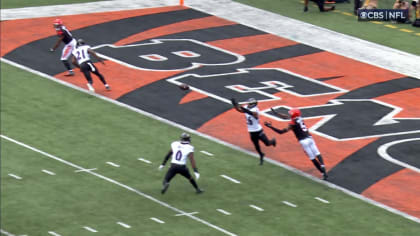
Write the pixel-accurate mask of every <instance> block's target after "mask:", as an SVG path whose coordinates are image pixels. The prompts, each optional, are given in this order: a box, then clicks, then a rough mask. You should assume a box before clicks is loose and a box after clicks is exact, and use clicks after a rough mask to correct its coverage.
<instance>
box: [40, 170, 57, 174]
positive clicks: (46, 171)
mask: <svg viewBox="0 0 420 236" xmlns="http://www.w3.org/2000/svg"><path fill="white" fill-rule="evenodd" d="M42 172H44V173H45V174H49V175H55V173H54V172H52V171H49V170H42Z"/></svg>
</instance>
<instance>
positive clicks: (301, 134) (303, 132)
mask: <svg viewBox="0 0 420 236" xmlns="http://www.w3.org/2000/svg"><path fill="white" fill-rule="evenodd" d="M289 125H290V126H291V127H292V130H293V133H295V136H296V138H297V139H298V140H299V141H300V140H303V139H305V138H308V137H311V135H310V134H309V130H308V128H307V127H306V125H305V123H304V122H303V119H302V117H296V118H295V119H293V120H292V121H291V122H290V123H289Z"/></svg>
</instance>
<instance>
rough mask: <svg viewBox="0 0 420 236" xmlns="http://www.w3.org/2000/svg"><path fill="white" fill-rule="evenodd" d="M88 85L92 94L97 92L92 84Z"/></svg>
mask: <svg viewBox="0 0 420 236" xmlns="http://www.w3.org/2000/svg"><path fill="white" fill-rule="evenodd" d="M86 85H87V87H88V89H89V90H90V91H91V92H95V89H94V88H93V87H92V85H91V84H89V83H87V84H86Z"/></svg>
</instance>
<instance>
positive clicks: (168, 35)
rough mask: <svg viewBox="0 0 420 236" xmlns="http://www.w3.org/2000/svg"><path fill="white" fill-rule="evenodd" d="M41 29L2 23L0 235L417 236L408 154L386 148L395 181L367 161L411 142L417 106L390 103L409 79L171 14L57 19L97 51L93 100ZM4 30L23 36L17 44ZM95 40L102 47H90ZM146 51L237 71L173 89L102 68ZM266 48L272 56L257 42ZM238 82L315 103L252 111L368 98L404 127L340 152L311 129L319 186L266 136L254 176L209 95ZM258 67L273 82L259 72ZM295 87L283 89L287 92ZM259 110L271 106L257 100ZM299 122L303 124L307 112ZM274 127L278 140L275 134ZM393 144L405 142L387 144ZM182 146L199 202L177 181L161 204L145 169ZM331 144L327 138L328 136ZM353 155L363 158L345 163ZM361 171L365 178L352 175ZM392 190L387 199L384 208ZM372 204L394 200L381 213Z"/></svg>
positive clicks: (184, 77) (293, 149) (128, 71)
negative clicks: (187, 51)
mask: <svg viewBox="0 0 420 236" xmlns="http://www.w3.org/2000/svg"><path fill="white" fill-rule="evenodd" d="M42 4H44V3H42ZM52 18H53V17H50V18H34V19H25V20H18V21H3V22H2V26H3V27H4V28H3V29H6V32H13V33H12V34H10V35H8V34H4V33H2V42H4V43H3V45H2V54H1V55H2V62H1V86H0V87H1V139H0V141H1V143H0V144H1V146H0V147H1V172H0V174H1V176H0V177H1V189H0V190H1V225H0V234H3V235H8V236H10V235H16V236H17V235H20V236H23V235H27V236H32V235H53V236H66V235H92V234H94V235H95V234H96V235H113V236H114V235H122V236H125V235H191V236H192V235H211V236H213V235H255V236H259V235H293V236H295V235H331V236H332V235H349V236H350V235H369V236H370V235H378V236H379V235H380V236H382V235H409V236H411V235H413V236H414V235H419V234H420V224H419V222H420V221H419V219H418V218H416V216H417V215H418V214H419V213H418V212H417V209H418V206H417V205H416V203H417V202H418V200H419V199H418V196H415V194H416V193H417V192H418V191H419V190H418V189H417V187H418V184H417V183H416V180H417V179H418V177H419V176H418V173H416V171H415V169H416V167H415V166H416V165H417V164H418V160H417V159H416V158H415V155H411V154H412V153H415V152H416V151H417V150H418V148H417V147H414V146H415V145H411V146H410V145H407V146H403V145H402V147H401V146H397V148H395V149H394V148H391V146H388V147H389V153H390V155H393V156H401V153H403V154H407V153H408V154H410V157H409V158H407V159H399V160H401V161H406V162H407V163H409V164H407V165H406V166H409V167H408V168H402V167H401V166H397V165H393V164H389V163H388V162H386V161H384V160H383V158H381V157H378V158H377V157H376V156H375V155H377V154H376V149H375V148H377V147H382V148H384V147H386V146H385V145H386V144H389V143H396V142H397V143H398V142H399V141H398V140H400V139H401V140H408V141H406V143H409V144H416V143H417V142H418V140H419V138H418V131H416V129H417V128H418V125H417V123H415V122H417V120H418V118H415V117H418V113H417V112H416V111H417V110H416V108H417V106H418V105H417V104H416V103H415V102H414V103H413V102H412V101H413V100H411V99H406V98H416V96H417V95H418V91H419V87H420V85H419V84H418V82H417V81H418V79H416V78H412V77H409V76H405V75H402V74H399V73H396V72H392V71H387V70H383V69H382V68H377V67H375V66H372V65H367V64H363V63H361V62H358V61H355V60H351V59H349V58H344V57H340V56H339V55H335V54H333V53H330V52H327V51H323V50H321V49H318V48H314V47H311V46H308V45H305V44H301V43H297V42H293V41H291V40H288V39H284V38H281V37H277V36H273V35H270V34H268V33H266V32H263V31H261V30H258V29H255V28H252V27H248V26H244V25H241V24H238V23H235V22H231V21H228V20H226V19H221V18H218V17H217V16H213V15H208V14H207V13H205V12H202V11H200V10H197V9H193V8H188V7H179V6H174V7H160V8H145V9H134V10H128V11H122V12H117V11H115V12H112V13H111V12H110V13H95V14H85V15H79V16H78V18H77V19H78V20H76V21H71V20H70V19H73V18H74V17H73V16H62V18H63V19H64V20H65V22H66V23H67V22H71V23H69V24H70V27H71V29H74V31H73V32H74V33H75V35H77V37H83V38H84V39H85V40H86V39H87V41H89V42H92V44H93V45H95V46H96V45H99V46H97V51H99V52H100V53H101V55H102V56H103V55H108V56H109V55H112V56H109V57H107V59H108V60H107V61H106V65H105V66H102V65H101V66H99V65H97V66H98V68H100V70H101V71H102V72H103V74H104V75H105V76H106V77H107V79H109V80H108V81H110V84H111V87H112V90H111V91H110V92H108V91H105V90H104V89H103V88H101V87H100V86H101V84H100V83H99V81H98V80H96V78H94V81H95V84H94V85H95V86H96V89H97V93H96V94H92V93H89V92H88V91H87V90H86V88H85V83H86V82H85V80H84V78H83V77H82V75H81V73H80V72H79V70H76V76H74V77H65V76H64V75H63V74H64V73H63V71H64V69H63V68H62V67H63V66H62V65H61V64H60V62H59V61H58V59H57V57H58V53H57V54H51V53H50V52H48V50H47V49H48V45H50V44H51V42H53V41H52V39H53V38H55V36H54V35H53V33H54V32H51V31H52V28H51V27H50V25H49V23H46V22H51V19H52ZM156 19H159V20H156ZM16 22H17V23H16ZM138 22H141V24H139V23H138ZM44 25H46V26H45V27H44ZM122 25H124V27H121V26H122ZM140 26H141V27H143V28H140ZM20 27H24V28H25V29H27V30H25V31H21V30H20ZM110 29H112V31H110ZM126 31H127V32H129V33H127V32H126ZM104 32H105V33H106V34H105V35H106V36H107V37H102V36H103V33H104ZM119 34H122V35H123V36H121V35H119ZM28 35H31V37H27V36H28ZM18 36H21V37H18ZM32 36H33V38H32ZM155 38H163V39H164V40H162V41H161V42H178V41H181V42H183V43H185V42H187V43H188V45H190V46H192V47H193V48H194V49H200V50H201V49H202V48H201V46H203V45H204V46H203V48H204V49H203V50H202V51H200V52H203V53H205V52H208V51H211V52H212V53H215V52H216V53H220V52H221V53H220V54H217V55H218V56H219V57H216V59H217V60H221V61H228V60H227V59H229V60H232V59H231V58H239V59H238V60H237V61H236V62H235V63H241V64H239V65H238V66H237V67H234V66H236V65H234V64H235V63H230V64H229V63H227V62H226V63H225V64H222V63H220V64H218V66H213V67H212V65H210V66H209V69H208V68H206V67H205V66H203V68H199V67H198V68H192V69H190V70H191V71H193V72H194V73H197V74H193V73H192V72H191V74H193V76H191V74H188V73H187V72H188V70H185V71H183V72H186V73H184V74H182V73H178V71H176V70H172V71H171V70H169V69H167V68H165V69H167V70H161V68H155V70H152V69H148V68H147V66H146V67H145V68H142V69H140V70H139V69H138V68H135V66H132V65H128V66H127V63H126V64H124V63H120V62H119V61H118V60H116V59H115V58H117V56H119V54H118V53H119V52H118V53H116V52H115V51H113V49H112V47H108V48H107V46H106V44H107V43H110V44H112V43H113V44H114V45H119V46H122V45H130V44H134V43H136V45H140V46H142V45H152V46H153V43H148V42H149V41H148V40H152V39H155ZM165 39H166V40H167V41H165ZM168 39H169V40H168ZM171 40H172V41H171ZM177 40H178V41H177ZM268 40H272V41H270V43H265V42H268ZM154 42H156V41H154ZM197 45H198V46H197ZM256 45H258V46H256ZM181 46H182V45H181ZM121 48H123V47H121ZM162 48H163V47H162ZM135 50H137V49H134V50H131V51H135ZM212 50H213V51H212ZM181 52H182V51H181ZM126 53H130V50H128V51H127V52H126ZM223 53H225V54H223ZM209 55H213V54H209ZM113 56H115V58H114V57H113ZM226 58H227V59H226ZM241 60H242V61H241ZM324 60H325V62H324ZM242 62H243V63H242ZM311 63H313V64H311ZM353 63H354V64H353ZM96 64H98V63H96ZM231 64H233V66H231ZM148 65H149V64H148ZM354 65H357V67H356V66H354ZM150 66H152V63H151V64H150ZM223 66H225V67H223ZM248 67H249V68H253V67H254V68H253V69H248V71H249V73H255V75H260V74H258V73H260V72H264V73H265V72H266V71H267V73H266V74H262V75H267V76H268V78H270V79H273V81H274V78H275V79H276V80H277V79H278V80H279V81H280V80H281V79H282V78H277V77H276V76H277V75H278V74H275V76H273V77H270V76H272V74H270V73H271V72H273V71H274V72H278V71H281V72H282V73H284V74H287V73H289V74H293V75H297V74H302V75H303V76H301V75H299V76H296V77H293V79H294V80H297V81H301V78H304V82H308V81H314V82H313V83H307V84H304V85H305V86H308V87H310V88H313V87H314V88H316V89H319V90H320V91H324V90H326V91H327V92H325V94H323V93H321V92H320V93H319V94H317V95H315V96H312V95H311V97H309V96H308V97H309V98H306V97H305V96H297V98H296V94H299V92H300V91H298V92H296V93H294V92H290V91H287V88H286V89H284V90H282V89H279V90H276V89H278V88H275V89H273V87H269V88H268V89H267V88H263V89H266V90H261V91H258V90H251V91H248V92H250V93H251V94H252V95H254V96H257V98H258V99H259V100H260V101H262V102H260V105H261V106H262V107H263V108H262V110H269V107H271V106H275V105H283V104H286V105H289V106H291V105H293V106H302V107H305V105H306V106H308V105H309V104H312V105H315V104H319V105H320V107H321V108H322V105H324V103H325V104H326V103H328V102H329V100H330V99H331V100H333V99H334V98H340V97H339V96H342V97H343V99H344V100H345V99H348V100H351V99H354V100H356V101H357V102H359V101H361V100H363V101H362V102H366V101H365V100H369V99H367V98H366V99H360V98H359V97H357V96H360V95H362V96H370V97H369V98H371V99H372V100H373V98H375V96H373V95H371V92H373V93H374V94H375V95H376V96H377V97H380V95H383V97H381V98H380V99H379V100H380V101H379V102H378V101H376V100H375V101H374V102H372V100H369V101H367V102H366V103H368V104H374V105H378V104H379V105H383V104H385V107H388V104H387V102H389V103H392V102H393V101H395V102H396V103H397V104H393V105H398V106H400V107H403V108H411V111H409V112H406V110H404V112H405V113H403V115H404V116H403V117H411V118H412V119H406V118H402V119H398V118H396V120H398V121H399V122H400V123H401V124H404V125H405V126H401V127H399V126H398V127H397V128H395V127H396V125H394V126H392V125H390V126H391V128H393V129H391V131H390V134H389V133H385V134H382V133H380V132H381V131H378V132H379V133H374V135H372V136H368V137H367V138H364V137H362V138H360V137H356V138H354V137H350V138H349V137H347V136H346V137H344V138H343V139H344V141H341V140H337V139H329V138H326V136H327V135H324V134H323V133H322V132H321V131H320V132H315V131H316V130H311V131H314V133H315V139H316V140H317V142H318V143H319V144H320V147H321V152H323V153H326V158H327V159H326V160H327V167H328V170H329V171H330V180H329V181H322V180H320V179H319V173H317V172H316V170H315V169H314V167H313V166H312V164H311V163H310V161H309V160H308V159H307V158H306V156H305V154H304V153H303V152H302V150H301V149H300V147H299V146H298V145H299V144H298V143H297V142H296V140H295V139H294V137H292V136H291V135H290V136H286V138H284V136H281V137H279V136H276V138H277V139H278V145H277V147H276V148H275V149H274V148H271V147H263V150H264V151H265V152H266V154H267V157H269V158H271V159H272V160H267V161H266V162H265V164H264V165H263V166H259V165H258V159H257V158H256V157H257V155H256V154H255V152H254V149H253V147H252V146H251V143H250V141H249V137H248V133H247V132H246V128H245V126H244V120H243V117H242V116H243V115H242V114H239V113H236V112H232V110H233V109H232V107H231V105H230V104H227V103H226V102H225V101H224V100H226V99H228V98H230V96H231V95H232V94H234V96H242V97H241V98H242V100H243V99H244V98H245V97H247V96H249V95H248V94H245V95H244V94H242V95H238V94H236V93H235V92H232V91H230V90H229V91H228V92H226V90H224V89H226V88H227V87H229V85H230V84H229V83H233V82H230V81H229V83H226V78H222V77H223V76H225V75H236V74H238V75H239V76H236V77H235V76H232V77H229V78H228V79H230V80H234V79H236V78H238V77H245V78H248V79H249V78H250V77H247V75H246V74H241V73H243V71H244V70H242V71H241V73H236V72H235V73H236V74H235V73H227V72H231V70H235V69H237V68H241V69H242V68H245V69H247V68H248ZM264 67H267V68H272V67H275V68H277V67H278V68H280V69H279V70H273V71H270V70H268V69H267V70H264ZM255 68H257V69H255ZM319 68H323V71H322V70H320V69H319ZM354 68H358V69H360V71H358V70H356V69H354ZM207 69H208V70H207ZM174 71H175V72H174ZM291 71H292V72H291ZM209 72H213V73H215V72H217V73H219V74H216V75H219V76H220V75H221V76H220V77H221V79H220V80H215V79H214V80H211V81H210V82H209V81H206V80H205V79H206V78H213V77H214V78H217V76H214V75H210V76H206V75H207V74H206V73H209ZM274 72H273V73H274ZM324 72H325V73H324ZM177 73H178V74H177ZM284 74H283V75H284ZM252 75H254V74H252ZM255 75H254V76H255ZM255 77H259V76H255ZM197 78H199V79H200V81H198V80H197ZM264 79H265V78H264ZM179 81H187V82H188V84H190V86H191V88H192V89H191V90H189V91H182V90H180V89H179V88H177V87H176V86H174V84H173V83H175V84H176V83H178V82H179ZM238 81H239V82H243V83H244V84H246V83H247V82H249V80H248V81H245V80H243V81H242V80H239V79H238ZM258 81H259V80H258ZM292 81H293V80H292ZM260 82H261V81H260ZM262 82H263V83H265V82H266V81H262ZM282 82H283V81H282ZM255 83H257V82H255ZM279 83H280V82H279ZM394 83H395V84H394ZM251 85H255V84H251ZM295 85H296V87H299V86H298V85H299V83H296V84H295ZM311 86H313V87H311ZM317 86H318V87H317ZM392 86H394V87H398V89H394V88H392ZM302 88H303V87H302ZM389 88H392V89H389ZM303 90H304V89H303ZM303 90H302V91H303ZM331 91H333V92H331ZM384 91H385V92H384ZM311 92H313V91H311ZM270 93H271V94H270ZM267 94H268V95H267ZM416 94H417V95H416ZM385 95H387V96H388V97H387V96H385ZM265 96H271V98H272V97H275V98H276V99H277V97H278V99H277V100H276V99H273V100H267V99H266V97H265ZM346 96H347V97H346ZM352 96H354V97H352ZM403 98H404V99H403ZM397 101H398V102H397ZM369 102H370V103H369ZM346 108H347V109H355V108H354V107H350V108H349V107H346ZM356 108H357V107H356ZM379 108H380V109H382V107H379ZM379 108H378V110H380V109H379ZM407 110H408V109H407ZM352 111H354V110H352ZM360 111H361V113H363V110H360ZM304 112H305V110H304ZM306 112H309V113H307V114H311V113H310V112H311V110H307V111H306ZM315 112H317V111H315ZM326 114H327V113H326ZM328 114H329V113H328ZM371 114H374V112H371ZM392 114H393V115H395V112H392ZM263 116H264V118H263V120H264V119H265V120H267V119H271V118H270V116H269V115H267V113H264V114H263ZM413 117H414V118H413ZM375 118H377V117H375ZM391 118H393V117H391ZM239 119H240V120H239ZM308 120H309V119H308ZM317 121H320V119H318V120H316V119H315V120H309V121H308V124H309V125H310V126H312V125H313V126H314V127H315V126H316V125H315V124H316V122H317ZM274 122H278V124H282V125H283V123H282V121H278V120H274ZM408 122H412V123H408ZM395 123H398V122H395ZM392 124H394V123H392ZM406 124H414V127H413V126H409V125H406ZM354 125H357V124H354ZM416 125H417V126H416ZM354 127H356V126H354ZM354 127H353V129H354ZM366 127H367V128H365V130H369V127H368V126H366ZM407 127H408V128H407ZM333 128H334V129H333V130H338V129H336V128H335V127H333ZM350 130H351V129H350ZM401 130H403V131H404V132H406V133H403V132H401V133H397V131H398V132H399V131H401ZM184 131H186V132H189V133H191V135H192V145H193V146H194V147H195V160H196V163H197V166H198V169H199V171H200V174H201V177H200V179H199V180H198V181H197V183H198V185H199V187H200V188H202V189H203V190H204V191H205V192H204V193H203V194H199V195H197V194H196V193H195V190H194V188H193V187H192V186H191V184H190V183H189V182H188V181H187V180H186V179H184V178H183V177H182V176H177V177H175V178H174V179H173V180H172V182H171V185H170V188H169V189H168V191H167V192H166V193H165V194H164V195H162V194H161V192H160V190H161V187H162V180H163V177H164V175H165V173H166V171H167V170H168V164H167V165H166V167H165V168H164V169H163V170H161V171H159V169H158V167H159V165H160V164H161V163H162V161H163V159H164V157H165V155H166V154H167V152H168V151H169V148H170V144H171V142H173V141H176V140H179V137H180V134H181V133H182V132H184ZM341 131H342V130H339V132H337V133H338V134H339V135H340V132H341ZM369 131H370V130H369ZM374 131H375V132H376V130H374ZM392 132H394V133H397V135H393V133H392ZM343 133H345V132H342V133H341V134H343ZM356 133H357V132H356ZM345 134H346V135H347V134H348V133H345ZM268 135H269V136H270V137H271V136H273V135H274V134H273V133H270V132H269V133H268ZM359 138H360V140H359ZM398 138H400V139H398ZM403 138H405V139H403ZM338 139H340V138H338ZM410 142H411V143H410ZM402 143H404V142H402ZM404 145H405V143H404ZM372 150H373V151H372ZM372 153H373V154H372ZM385 153H387V152H386V151H385ZM394 154H396V155H394ZM378 155H379V154H378ZM360 156H362V157H364V156H366V157H369V158H361V159H358V158H359V157H360ZM350 157H351V158H350ZM346 158H347V159H346ZM375 158H377V159H375ZM410 158H411V159H410ZM369 161H370V162H369ZM378 163H379V164H378ZM359 164H360V165H359ZM362 164H363V165H365V164H366V166H362ZM374 164H375V165H374ZM361 166H362V167H365V170H363V171H358V169H357V168H359V167H361ZM353 167H354V168H353ZM366 167H367V168H366ZM369 168H370V171H369V173H366V169H369ZM410 168H413V169H414V171H413V170H412V169H410ZM362 169H363V168H362ZM190 170H191V168H190ZM381 171H382V172H381ZM378 172H379V174H377V173H378ZM353 174H354V176H352V175H353ZM353 177H354V178H353ZM401 181H402V182H404V181H405V182H404V183H405V184H406V186H405V188H403V187H401ZM378 183H379V184H378ZM380 184H382V185H380ZM377 186H379V187H377ZM385 190H388V191H385ZM392 190H394V193H391V194H390V191H392ZM388 194H389V195H394V196H393V197H394V198H389V199H388V198H386V197H389V196H388ZM404 194H407V195H404ZM382 195H384V196H383V198H380V197H381V196H382ZM371 199H374V200H375V201H374V200H371ZM390 206H391V207H390ZM392 207H394V208H392ZM407 212H408V214H407Z"/></svg>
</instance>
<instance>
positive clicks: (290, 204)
mask: <svg viewBox="0 0 420 236" xmlns="http://www.w3.org/2000/svg"><path fill="white" fill-rule="evenodd" d="M282 202H283V203H284V204H286V205H288V206H291V207H297V205H295V204H293V203H290V202H288V201H282Z"/></svg>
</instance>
